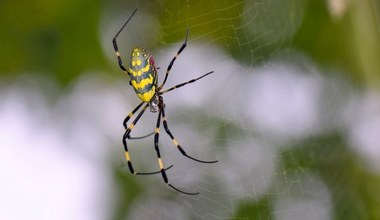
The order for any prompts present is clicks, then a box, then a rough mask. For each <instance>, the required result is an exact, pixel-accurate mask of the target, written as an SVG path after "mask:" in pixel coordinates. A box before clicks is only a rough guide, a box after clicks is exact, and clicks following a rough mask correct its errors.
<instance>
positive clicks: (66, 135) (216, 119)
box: [0, 0, 380, 220]
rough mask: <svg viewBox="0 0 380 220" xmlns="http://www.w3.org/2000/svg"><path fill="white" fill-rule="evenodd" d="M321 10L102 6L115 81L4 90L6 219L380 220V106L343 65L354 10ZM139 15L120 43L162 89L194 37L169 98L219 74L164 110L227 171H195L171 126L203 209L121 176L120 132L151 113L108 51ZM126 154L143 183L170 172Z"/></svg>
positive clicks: (225, 4) (184, 137) (95, 78)
mask: <svg viewBox="0 0 380 220" xmlns="http://www.w3.org/2000/svg"><path fill="white" fill-rule="evenodd" d="M315 2H317V1H302V0H290V1H281V0H255V1H232V0H222V1H217V0H212V1H207V2H206V1H144V2H142V1H124V0H123V1H109V2H104V3H103V5H102V6H103V8H102V10H101V11H102V15H101V17H100V22H99V28H98V31H99V32H98V36H99V39H100V42H101V46H102V49H103V53H104V55H105V56H106V58H107V61H108V63H109V64H110V66H111V67H110V68H109V69H107V68H105V69H107V71H103V70H102V71H94V70H87V71H88V72H84V73H81V75H80V76H79V77H77V78H76V79H75V81H74V82H73V83H72V84H70V86H68V88H66V89H65V90H64V91H57V90H60V87H59V86H58V85H56V84H55V81H53V80H52V81H51V80H49V78H47V77H42V76H40V75H39V74H33V75H29V74H27V75H26V76H23V77H20V78H17V79H15V80H14V81H11V82H9V81H2V82H1V86H0V90H1V93H0V97H1V102H0V113H1V114H0V133H1V134H2V135H3V136H2V138H1V140H0V141H1V148H0V157H1V159H0V177H1V178H2V179H1V182H2V185H3V186H2V187H0V190H1V191H0V194H1V195H2V198H6V199H4V200H0V207H3V208H4V209H3V210H2V209H1V208H0V219H12V218H10V217H9V216H11V217H13V219H25V218H27V217H26V215H27V216H28V217H30V216H36V218H39V219H52V216H51V213H54V219H59V218H62V219H318V220H319V219H378V217H379V216H380V214H379V211H378V210H379V209H378V204H380V201H379V199H378V198H380V196H379V192H378V189H377V188H378V187H377V186H378V184H379V175H378V174H379V170H380V164H379V162H378V161H380V160H379V157H380V156H379V155H380V153H379V150H378V149H380V148H379V147H378V146H380V143H379V139H378V138H377V137H378V134H379V133H380V127H379V124H380V117H379V115H380V113H379V109H380V107H379V101H378V100H380V99H379V96H380V95H379V93H378V91H373V90H369V89H367V88H358V86H357V84H356V82H355V80H353V78H354V77H352V76H350V74H352V73H351V69H355V64H353V65H354V66H351V65H350V64H347V60H350V59H349V58H345V59H343V58H341V57H342V56H343V57H345V52H347V50H348V49H347V48H346V47H347V45H351V44H353V43H352V39H351V38H348V37H347V38H348V39H346V38H345V37H346V35H347V36H351V35H352V34H351V32H347V30H346V29H344V28H342V26H344V25H342V24H341V23H343V24H346V23H344V22H343V21H342V20H339V19H343V18H342V17H344V13H347V11H346V12H345V10H347V9H345V7H346V8H347V7H349V6H348V5H347V4H346V3H345V1H339V0H326V1H318V2H319V3H315ZM342 5H343V6H342ZM51 6H53V5H51ZM62 6H64V5H62ZM135 8H137V9H138V12H137V13H136V15H135V16H134V17H133V19H132V20H131V22H130V23H129V24H128V26H127V27H126V29H125V30H124V31H123V32H122V33H121V34H120V36H119V38H118V45H119V49H120V53H121V56H122V58H123V61H124V62H125V65H127V63H128V57H129V53H130V51H131V50H132V48H133V47H134V46H136V45H140V46H142V47H144V48H146V49H148V50H150V51H151V52H152V54H153V56H154V58H155V62H156V64H157V66H158V67H159V68H160V69H159V82H162V80H163V78H164V74H165V70H166V68H167V65H168V64H169V63H170V61H171V59H172V58H173V57H174V56H175V54H176V52H177V51H178V49H179V48H180V46H181V44H182V43H183V41H184V40H185V35H186V31H187V29H188V30H189V38H188V44H187V47H186V48H185V50H184V51H183V52H182V53H181V55H180V56H179V57H178V59H177V60H176V61H175V64H174V66H173V68H172V70H171V74H170V76H169V78H168V81H167V83H166V85H165V87H166V88H170V87H171V86H174V85H176V84H178V83H181V82H185V81H188V80H190V79H193V78H196V77H198V76H201V75H202V74H204V73H206V72H209V71H214V73H213V74H211V75H209V76H207V77H205V78H204V79H202V80H200V81H198V82H196V83H194V84H190V85H187V86H185V87H183V88H180V89H178V90H175V91H172V92H170V93H167V94H165V95H164V100H165V104H166V108H165V110H166V116H167V120H168V123H169V127H170V130H171V131H172V133H173V134H174V136H175V137H176V139H177V140H178V141H179V143H180V144H181V146H182V147H183V148H184V149H185V150H186V151H187V153H188V154H189V155H191V156H193V157H195V158H199V159H201V160H218V161H219V162H218V163H216V164H202V163H197V162H195V161H192V160H190V159H188V158H186V157H184V156H182V155H181V154H180V153H179V151H178V150H177V149H176V148H175V146H174V145H173V143H172V141H171V139H170V138H169V137H168V135H167V134H166V133H165V130H164V129H163V126H162V125H161V130H160V142H159V145H160V150H161V155H162V158H163V161H164V163H165V166H166V167H168V166H170V165H174V167H173V168H171V169H170V170H168V171H167V175H168V178H169V182H170V183H171V184H173V185H174V186H176V187H178V188H179V189H182V190H185V191H189V192H200V194H199V195H197V196H187V195H182V194H179V193H178V192H175V191H174V190H172V189H171V188H170V187H168V186H167V185H166V184H165V183H164V181H163V179H162V177H161V176H160V175H152V176H134V175H131V174H130V173H129V170H128V167H127V166H126V165H125V162H124V158H123V155H124V151H123V146H122V143H121V136H122V133H123V131H124V128H123V127H122V125H121V122H122V121H123V120H124V117H125V116H126V115H127V114H128V113H129V111H131V110H132V109H133V108H134V107H135V106H136V105H137V104H138V103H139V100H138V98H137V97H136V96H135V94H134V91H133V89H132V88H131V87H130V86H128V80H129V79H128V77H127V76H124V75H121V74H118V73H120V72H121V71H120V70H119V69H118V66H117V64H116V59H115V56H114V51H113V48H112V45H111V39H112V38H113V36H114V34H115V32H116V31H117V30H118V29H119V28H120V26H121V25H122V24H123V22H125V20H126V19H127V18H128V17H129V16H130V14H131V13H132V11H133V10H134V9H135ZM315 8H316V9H315ZM315 11H317V12H315ZM53 14H54V13H53ZM48 15H50V14H48ZM81 15H83V13H81ZM329 16H331V17H333V18H332V20H333V22H336V23H333V22H331V21H327V20H328V19H326V17H329ZM86 17H87V16H86ZM88 17H89V16H88ZM316 18H318V19H316ZM329 22H330V23H329ZM340 22H341V23H340ZM327 23H328V24H327ZM331 23H333V24H332V25H331ZM378 23H379V22H378ZM339 24H341V25H339ZM329 25H330V26H329ZM326 26H329V27H330V29H329V28H326ZM70 31H71V29H70ZM325 32H327V33H328V34H326V35H323V34H321V33H325ZM350 34H351V35H350ZM326 39H327V40H326ZM331 39H332V40H331ZM330 40H331V41H330ZM334 40H335V41H334ZM326 42H327V43H326ZM336 44H337V45H340V46H341V45H342V44H343V45H344V46H345V47H344V49H342V47H339V46H337V45H336ZM80 49H84V50H85V49H87V48H80ZM350 49H352V48H351V47H350ZM78 50H79V48H78ZM342 51H344V52H342ZM379 51H380V50H379ZM367 52H368V53H369V52H370V51H369V50H366V53H367ZM342 54H343V55H342ZM342 63H344V65H342ZM353 63H355V62H353ZM351 67H352V68H351ZM352 71H353V72H354V70H352ZM156 117H157V114H154V113H151V112H149V111H147V112H146V113H145V114H144V116H143V117H142V119H141V120H140V121H139V122H138V124H137V125H136V126H135V128H134V129H133V132H132V136H140V135H144V134H147V133H150V132H152V131H153V129H154V126H155V124H156V120H157V118H156ZM128 143H129V146H130V149H129V150H130V155H131V158H132V161H133V164H134V167H135V168H136V170H137V171H142V172H144V171H146V172H149V171H155V170H156V169H158V168H157V167H158V165H157V157H156V152H155V150H154V146H153V137H149V138H145V139H143V140H131V141H129V142H128ZM3 146H6V147H3ZM15 183H16V184H15ZM20 207H23V212H20V211H19V209H20ZM9 213H11V214H9Z"/></svg>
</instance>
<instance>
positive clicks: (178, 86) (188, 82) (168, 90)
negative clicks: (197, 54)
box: [158, 71, 214, 95]
mask: <svg viewBox="0 0 380 220" xmlns="http://www.w3.org/2000/svg"><path fill="white" fill-rule="evenodd" d="M213 72H214V71H211V72H208V73H206V74H204V75H203V76H200V77H198V78H195V79H192V80H189V81H187V82H184V83H180V84H178V85H176V86H173V87H171V88H170V89H166V90H164V91H160V92H158V94H159V95H162V94H164V93H167V92H170V91H172V90H175V89H178V88H180V87H182V86H184V85H187V84H190V83H193V82H195V81H197V80H200V79H202V78H203V77H205V76H207V75H210V74H211V73H213Z"/></svg>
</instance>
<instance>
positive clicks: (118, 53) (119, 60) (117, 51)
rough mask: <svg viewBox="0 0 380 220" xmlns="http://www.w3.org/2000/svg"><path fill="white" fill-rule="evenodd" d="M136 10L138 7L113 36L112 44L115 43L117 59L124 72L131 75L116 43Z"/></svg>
mask: <svg viewBox="0 0 380 220" xmlns="http://www.w3.org/2000/svg"><path fill="white" fill-rule="evenodd" d="M136 11H137V9H135V10H134V11H133V13H132V15H131V16H130V17H129V18H128V20H127V21H126V22H125V23H124V25H123V26H122V27H121V28H120V30H119V31H118V32H117V33H116V35H115V37H113V39H112V44H113V48H114V50H115V55H116V57H117V61H118V63H119V67H120V69H122V70H123V71H124V72H126V73H127V74H128V75H129V73H128V71H127V69H126V68H125V67H124V66H123V62H122V61H121V57H120V52H119V49H118V47H117V43H116V38H117V37H118V36H119V34H120V32H121V31H122V30H123V29H124V27H125V26H126V25H127V24H128V22H129V20H131V18H132V17H133V15H134V14H135V13H136Z"/></svg>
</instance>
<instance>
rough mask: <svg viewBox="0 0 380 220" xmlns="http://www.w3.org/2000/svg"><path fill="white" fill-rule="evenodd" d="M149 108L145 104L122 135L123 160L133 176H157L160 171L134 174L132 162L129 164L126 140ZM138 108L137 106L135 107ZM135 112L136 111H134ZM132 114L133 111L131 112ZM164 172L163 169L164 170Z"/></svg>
mask: <svg viewBox="0 0 380 220" xmlns="http://www.w3.org/2000/svg"><path fill="white" fill-rule="evenodd" d="M148 106H149V103H147V104H146V105H145V106H144V108H143V109H142V110H141V111H140V113H139V114H138V115H137V117H136V118H135V120H134V121H133V122H132V124H131V125H129V127H128V128H127V130H126V131H125V133H124V135H123V145H124V150H125V159H126V160H127V163H128V168H129V171H130V172H131V173H132V174H135V175H151V174H158V173H160V172H162V171H156V172H148V173H141V172H135V170H134V169H133V166H132V162H131V158H130V156H129V152H128V146H127V138H128V136H129V133H130V132H131V131H132V129H133V128H134V127H135V125H136V123H137V122H138V121H139V119H140V118H141V116H142V115H143V114H144V112H145V110H146V109H147V108H148ZM137 107H139V106H137ZM136 111H137V110H136ZM132 112H133V111H132ZM171 167H173V165H172V166H169V167H168V168H166V170H167V169H170V168H171ZM164 170H165V169H164Z"/></svg>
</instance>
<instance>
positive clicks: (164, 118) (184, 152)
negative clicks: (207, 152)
mask: <svg viewBox="0 0 380 220" xmlns="http://www.w3.org/2000/svg"><path fill="white" fill-rule="evenodd" d="M162 100H163V99H162ZM162 102H163V101H162ZM161 111H162V123H163V124H164V128H165V131H166V133H167V134H168V135H169V136H170V138H171V139H172V141H173V144H174V145H175V146H176V147H177V148H178V150H179V151H180V152H181V153H182V155H183V156H185V157H187V158H190V159H192V160H194V161H197V162H200V163H216V162H218V161H217V160H213V161H205V160H199V159H196V158H194V157H191V156H189V155H187V153H186V151H185V150H184V149H183V148H182V147H181V145H179V143H178V141H177V140H176V139H175V137H174V136H173V134H172V133H171V132H170V130H169V126H168V123H167V121H166V117H165V109H164V107H162V108H161Z"/></svg>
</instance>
